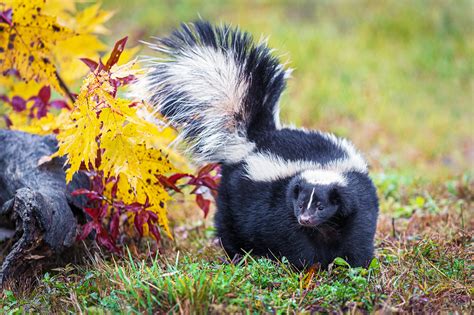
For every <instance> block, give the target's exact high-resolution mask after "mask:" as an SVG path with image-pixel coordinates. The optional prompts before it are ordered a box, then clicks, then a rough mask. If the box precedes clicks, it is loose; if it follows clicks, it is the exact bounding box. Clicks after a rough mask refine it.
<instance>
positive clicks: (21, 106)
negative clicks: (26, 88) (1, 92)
mask: <svg viewBox="0 0 474 315" xmlns="http://www.w3.org/2000/svg"><path fill="white" fill-rule="evenodd" d="M11 104H12V107H13V110H14V111H15V112H22V111H24V110H25V109H26V101H25V100H24V99H23V98H22V97H20V96H13V98H12V102H11Z"/></svg>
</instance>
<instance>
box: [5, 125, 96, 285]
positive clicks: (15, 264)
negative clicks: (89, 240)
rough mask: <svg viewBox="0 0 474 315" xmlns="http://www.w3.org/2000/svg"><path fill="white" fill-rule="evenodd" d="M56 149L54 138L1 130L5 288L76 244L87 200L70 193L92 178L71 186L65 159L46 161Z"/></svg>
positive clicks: (84, 185) (77, 177)
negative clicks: (9, 281) (79, 219)
mask: <svg viewBox="0 0 474 315" xmlns="http://www.w3.org/2000/svg"><path fill="white" fill-rule="evenodd" d="M56 148H57V142H56V139H55V138H54V136H46V137H42V136H37V135H31V134H27V133H23V132H17V131H10V130H0V257H1V256H3V257H4V259H3V262H1V269H0V286H2V283H4V282H5V280H7V279H20V278H21V277H22V275H23V274H24V273H25V272H27V271H29V270H31V269H34V268H39V267H38V266H41V264H42V263H44V262H45V261H47V260H50V259H57V257H58V256H61V254H62V253H63V252H64V251H65V250H66V249H67V248H69V247H71V246H72V245H73V244H74V242H75V239H76V234H77V230H78V216H81V215H83V214H82V210H80V209H81V206H82V204H81V201H83V200H81V199H80V198H72V197H71V195H70V192H71V191H72V190H74V189H76V188H79V187H87V186H88V180H87V177H86V176H76V177H75V178H74V180H73V182H72V183H71V184H70V185H68V186H66V182H65V173H64V170H63V164H64V159H62V158H56V159H53V160H50V161H47V162H42V163H41V161H44V160H45V159H44V157H47V156H50V155H51V154H52V153H54V152H55V151H56ZM46 160H47V159H46ZM0 259H1V258H0Z"/></svg>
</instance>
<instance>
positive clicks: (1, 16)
mask: <svg viewBox="0 0 474 315" xmlns="http://www.w3.org/2000/svg"><path fill="white" fill-rule="evenodd" d="M0 23H7V24H8V25H10V26H12V9H7V10H5V11H3V12H0Z"/></svg>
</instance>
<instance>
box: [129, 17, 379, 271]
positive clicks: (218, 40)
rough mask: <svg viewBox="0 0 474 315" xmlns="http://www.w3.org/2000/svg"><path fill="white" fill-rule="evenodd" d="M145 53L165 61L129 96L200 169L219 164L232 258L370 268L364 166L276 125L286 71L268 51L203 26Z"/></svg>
mask: <svg viewBox="0 0 474 315" xmlns="http://www.w3.org/2000/svg"><path fill="white" fill-rule="evenodd" d="M149 45H150V47H151V48H152V49H154V50H156V51H158V52H160V53H162V54H163V55H164V56H165V58H151V57H150V58H149V59H148V66H147V68H145V71H146V73H145V74H144V75H143V76H142V77H140V78H138V79H137V81H136V82H135V83H134V84H133V86H132V92H131V93H132V96H134V97H135V98H138V99H141V100H143V101H145V102H148V103H149V104H152V105H153V106H154V108H155V109H156V112H159V113H160V114H161V115H163V116H164V117H166V118H167V120H168V121H169V123H170V124H171V125H173V126H175V127H176V128H178V130H179V131H180V134H179V138H180V140H184V141H185V142H186V145H187V150H188V153H189V154H190V155H191V157H192V158H193V159H194V160H195V161H196V162H198V163H210V162H217V163H220V164H221V166H222V168H221V169H222V179H221V183H220V185H219V192H218V200H217V212H216V215H215V225H216V230H217V236H218V237H219V238H220V240H221V243H222V245H223V247H224V249H225V250H226V252H227V253H228V255H229V256H230V257H233V256H234V255H236V254H242V253H245V252H251V254H253V255H257V256H266V257H269V258H273V259H281V258H282V257H286V258H287V259H288V261H289V262H290V263H291V264H293V265H294V266H296V267H297V268H304V267H306V266H309V265H313V264H316V263H318V264H320V265H321V266H323V267H327V266H328V264H330V263H331V262H332V261H333V260H334V258H336V257H342V258H344V259H345V260H346V261H347V262H348V263H349V264H350V265H352V266H366V265H367V264H368V263H369V262H370V260H371V258H372V256H373V250H374V245H373V243H374V234H375V230H376V224H377V216H378V199H377V194H376V190H375V187H374V185H373V183H372V181H371V179H370V178H369V175H368V171H367V164H366V162H365V160H364V158H363V157H362V155H361V154H360V153H359V152H358V151H357V150H356V149H355V148H354V146H353V145H352V144H351V143H350V142H349V141H347V140H345V139H341V138H338V137H336V136H334V135H332V134H329V133H323V132H320V131H307V130H304V129H294V128H284V127H282V126H281V125H280V119H279V105H278V102H279V98H280V94H281V93H282V91H283V89H284V87H285V84H286V79H287V77H288V76H289V71H287V70H285V69H284V68H283V66H282V65H281V64H280V63H279V61H278V59H277V58H276V57H274V56H273V55H272V52H271V50H270V49H269V48H268V47H267V46H266V44H265V43H254V41H253V39H252V36H251V35H250V34H249V33H246V32H243V31H240V30H239V29H237V28H232V27H229V26H213V25H211V24H210V23H208V22H205V21H198V22H195V23H192V24H182V25H181V27H180V28H179V29H177V30H175V31H174V32H173V33H172V34H171V35H170V36H169V37H166V38H162V39H156V42H155V43H153V44H150V43H149Z"/></svg>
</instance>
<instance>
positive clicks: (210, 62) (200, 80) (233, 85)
mask: <svg viewBox="0 0 474 315" xmlns="http://www.w3.org/2000/svg"><path fill="white" fill-rule="evenodd" d="M150 47H151V48H152V49H154V50H157V51H159V52H161V53H163V54H164V55H165V56H166V57H165V58H150V61H149V64H148V69H146V70H147V71H146V74H145V75H144V76H143V77H141V78H139V79H138V80H137V82H136V83H135V84H133V85H132V96H134V97H135V98H139V99H142V100H145V101H147V102H148V103H150V104H152V105H153V106H154V107H155V109H156V111H158V112H160V113H161V114H162V115H163V116H165V117H166V118H167V119H168V121H169V122H170V123H171V124H172V125H173V126H175V127H177V128H178V129H179V131H180V137H182V138H183V139H184V140H185V141H186V142H187V144H188V148H189V151H190V153H191V156H192V157H193V158H194V159H195V160H196V161H198V162H223V163H234V162H238V161H240V160H242V159H243V158H245V156H247V155H248V154H249V153H250V152H251V151H252V150H253V149H254V147H255V145H254V143H253V140H255V139H256V138H257V137H258V134H260V133H262V132H265V131H270V130H272V129H276V128H278V126H279V108H278V99H279V97H280V94H281V92H282V90H283V88H284V87H285V79H286V74H287V72H286V71H285V70H284V69H283V67H282V65H281V64H280V63H279V61H278V59H277V58H275V57H273V56H272V54H271V51H270V49H269V48H268V47H267V46H266V45H265V44H264V43H260V44H255V43H254V42H253V39H252V36H251V35H250V34H248V33H245V32H241V31H240V30H238V29H236V28H231V27H229V26H220V27H216V26H212V25H211V24H209V23H208V22H204V21H199V22H195V23H192V24H182V25H181V27H180V28H179V29H177V30H175V31H174V32H173V33H172V34H171V35H170V36H169V37H167V38H162V39H157V42H156V43H154V44H150Z"/></svg>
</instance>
